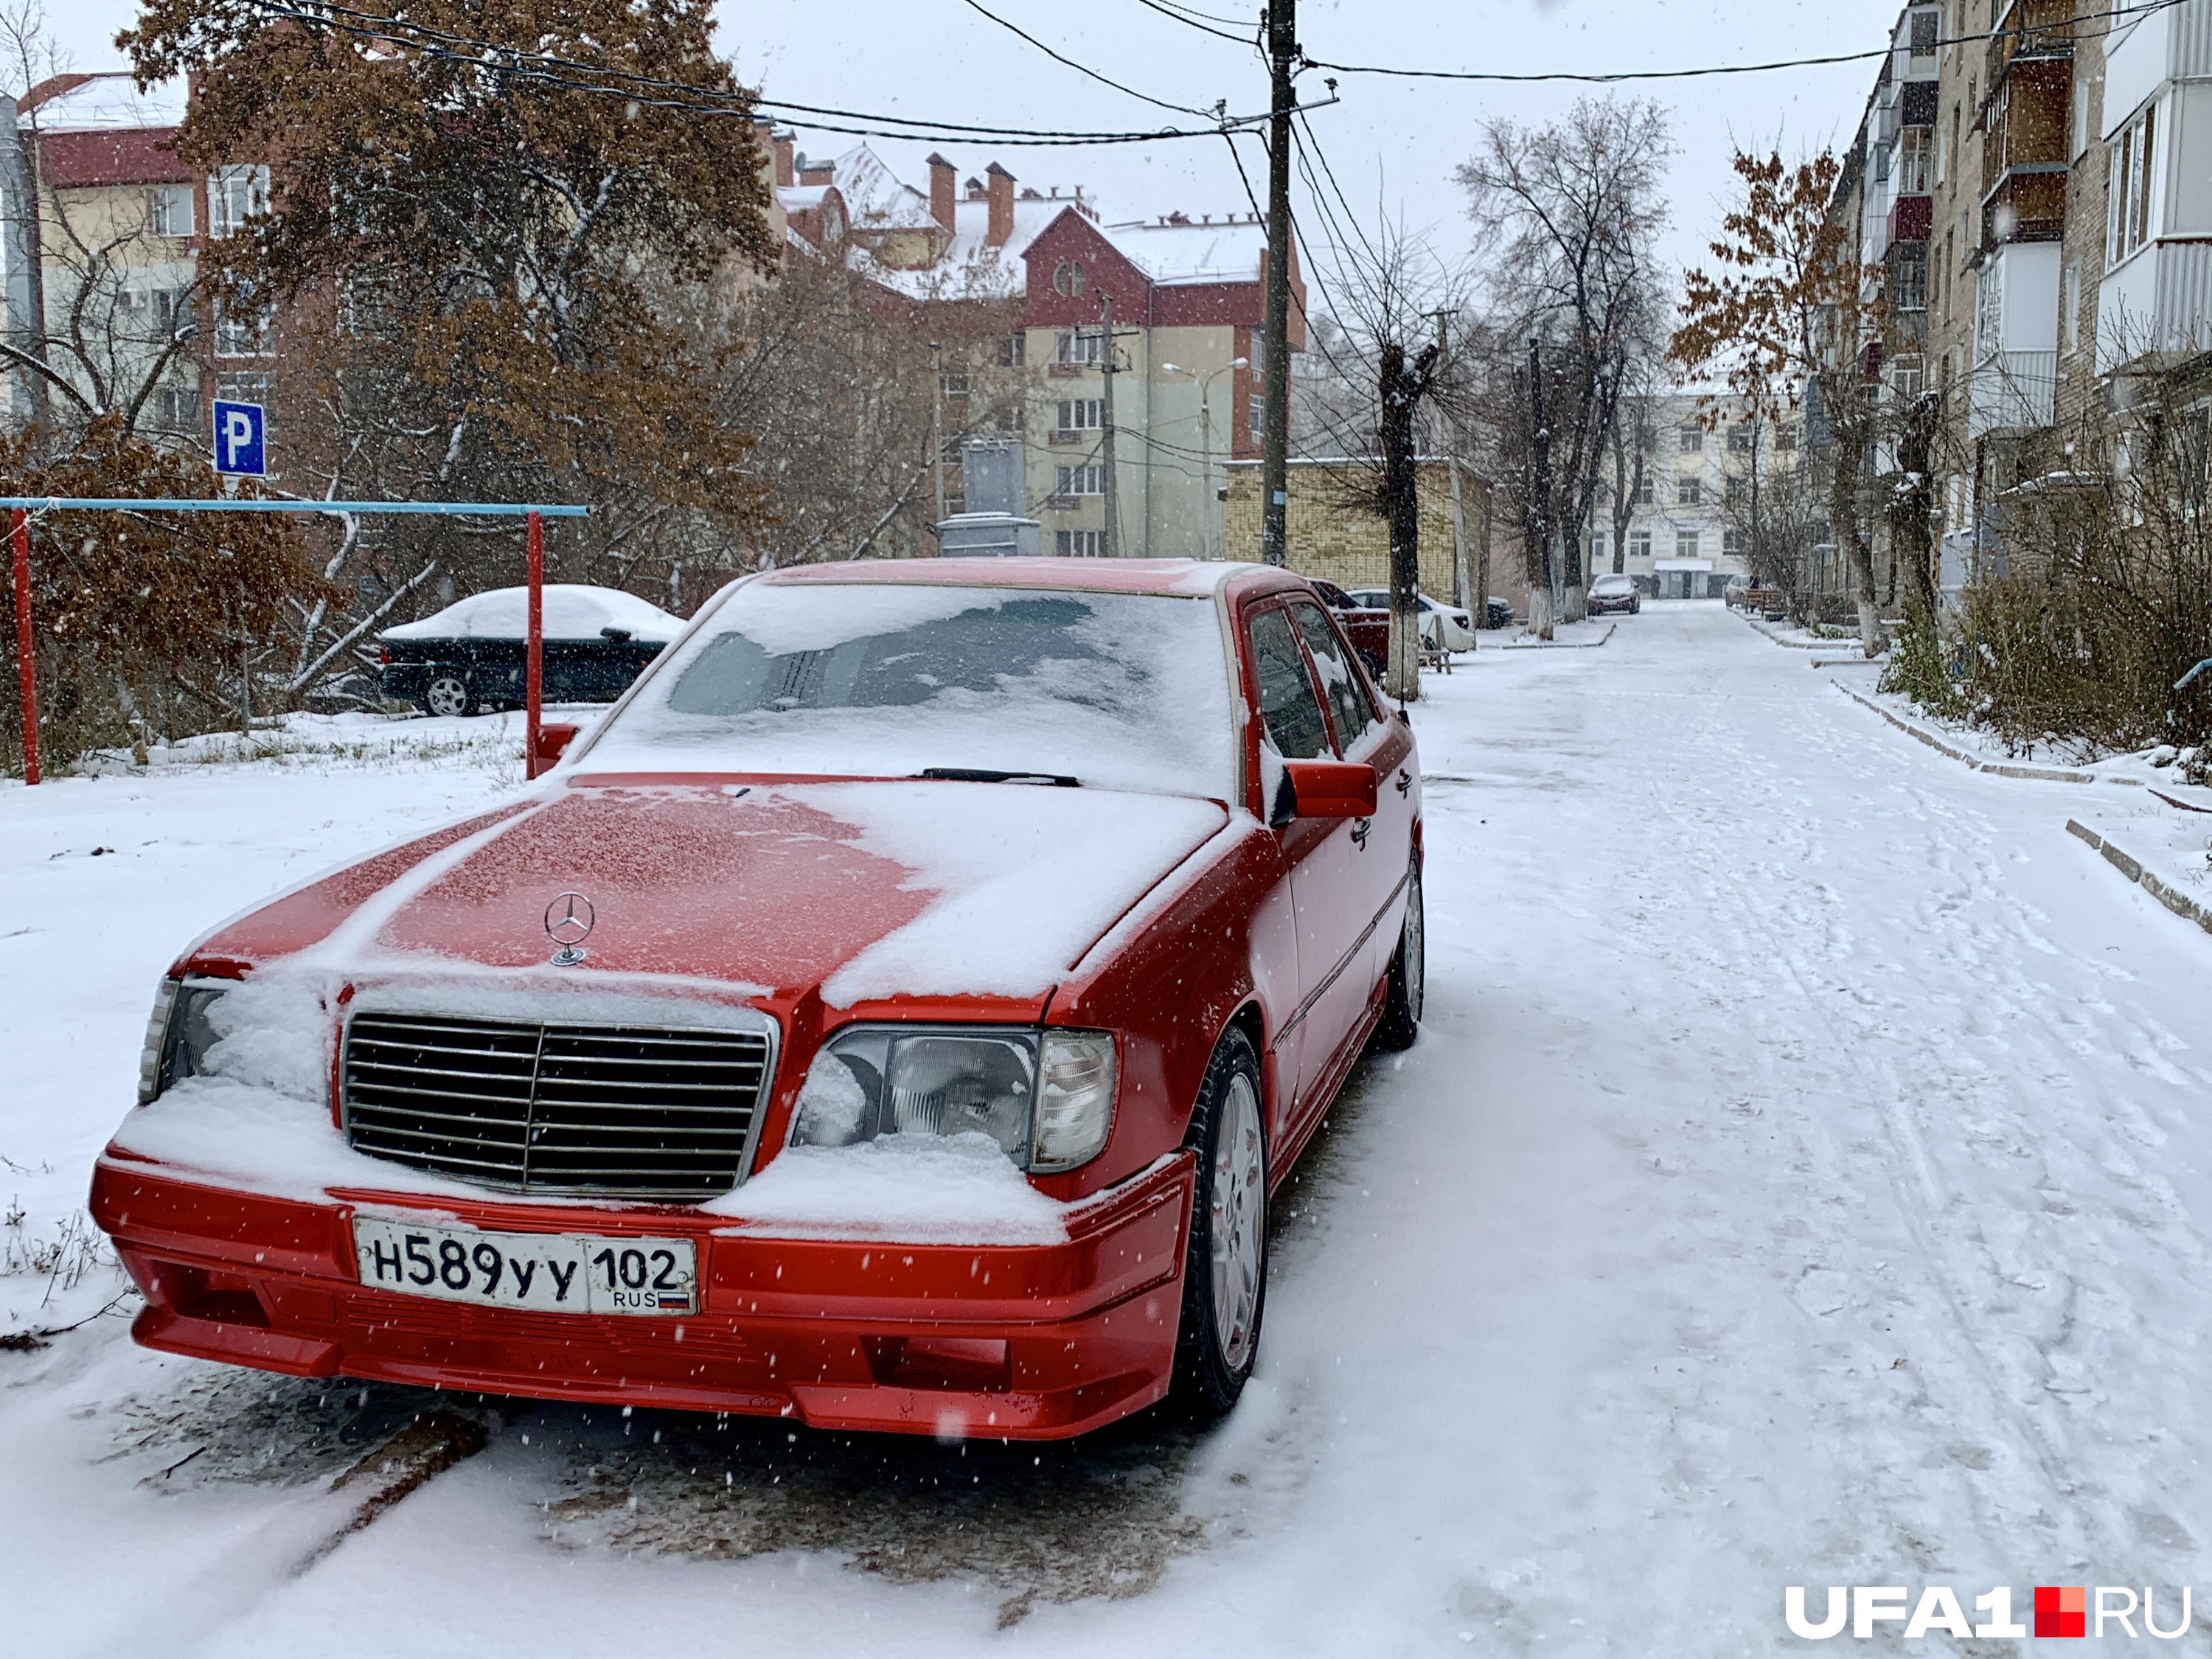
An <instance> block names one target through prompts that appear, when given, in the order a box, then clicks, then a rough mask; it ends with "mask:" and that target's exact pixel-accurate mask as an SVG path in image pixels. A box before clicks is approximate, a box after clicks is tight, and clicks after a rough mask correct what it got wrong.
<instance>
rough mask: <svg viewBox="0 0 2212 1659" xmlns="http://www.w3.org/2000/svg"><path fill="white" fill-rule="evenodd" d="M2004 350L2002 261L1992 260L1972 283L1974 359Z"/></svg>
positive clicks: (1987, 356) (1984, 357)
mask: <svg viewBox="0 0 2212 1659" xmlns="http://www.w3.org/2000/svg"><path fill="white" fill-rule="evenodd" d="M2002 349H2004V261H2003V260H2002V259H1992V260H1990V262H1989V263H1988V264H1985V265H1984V266H1983V267H1982V270H1981V275H1980V276H1979V277H1978V279H1977V280H1976V282H1975V283H1974V361H1975V362H1983V361H1984V360H1985V359H1987V358H1990V357H1993V356H1996V354H1997V353H1998V352H1999V351H2001V350H2002Z"/></svg>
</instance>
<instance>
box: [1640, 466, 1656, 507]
mask: <svg viewBox="0 0 2212 1659" xmlns="http://www.w3.org/2000/svg"><path fill="white" fill-rule="evenodd" d="M1658 500H1659V489H1658V483H1657V481H1656V480H1655V479H1654V478H1653V477H1651V475H1650V473H1648V472H1647V473H1645V474H1644V476H1643V477H1640V478H1638V480H1637V481H1636V504H1637V506H1638V507H1653V506H1656V505H1657V503H1658Z"/></svg>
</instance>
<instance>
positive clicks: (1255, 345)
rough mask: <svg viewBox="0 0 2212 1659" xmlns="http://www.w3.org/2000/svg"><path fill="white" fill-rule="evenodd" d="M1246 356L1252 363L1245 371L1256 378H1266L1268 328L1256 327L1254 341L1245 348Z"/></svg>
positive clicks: (1253, 333) (1253, 332) (1253, 335)
mask: <svg viewBox="0 0 2212 1659" xmlns="http://www.w3.org/2000/svg"><path fill="white" fill-rule="evenodd" d="M1244 356H1245V358H1246V360H1247V362H1249V365H1250V367H1249V368H1247V369H1246V370H1245V373H1246V374H1249V375H1250V376H1251V377H1252V378H1253V380H1266V379H1267V330H1266V329H1264V328H1255V329H1254V330H1253V331H1252V343H1251V344H1250V345H1249V347H1247V348H1246V349H1245V352H1244Z"/></svg>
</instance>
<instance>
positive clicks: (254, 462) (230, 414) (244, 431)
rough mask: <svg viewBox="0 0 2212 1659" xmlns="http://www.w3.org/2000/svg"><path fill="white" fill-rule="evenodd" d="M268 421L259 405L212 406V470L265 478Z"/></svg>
mask: <svg viewBox="0 0 2212 1659" xmlns="http://www.w3.org/2000/svg"><path fill="white" fill-rule="evenodd" d="M268 437H269V426H268V418H267V416H265V415H264V414H263V412H262V408H261V405H260V404H231V403H224V402H222V400H221V399H220V398H218V399H217V400H216V405H215V470H216V471H217V472H221V473H225V474H231V475H243V476H245V477H249V478H259V477H265V476H266V475H267V473H268V471H269V467H268V464H267V455H268Z"/></svg>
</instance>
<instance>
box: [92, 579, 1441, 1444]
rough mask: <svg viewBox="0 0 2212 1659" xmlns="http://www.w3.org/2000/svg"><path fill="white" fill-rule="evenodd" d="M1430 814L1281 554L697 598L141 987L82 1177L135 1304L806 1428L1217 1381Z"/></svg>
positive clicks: (285, 1357) (1243, 1367) (1357, 1041)
mask: <svg viewBox="0 0 2212 1659" xmlns="http://www.w3.org/2000/svg"><path fill="white" fill-rule="evenodd" d="M1420 811H1421V793H1420V771H1419V764H1418V763H1417V761H1416V758H1415V755H1414V749H1413V733H1412V730H1411V728H1410V726H1408V724H1407V720H1406V719H1405V717H1404V716H1403V714H1393V713H1391V712H1389V711H1388V710H1387V709H1386V708H1385V707H1384V705H1383V701H1382V699H1381V697H1380V696H1379V695H1378V694H1377V692H1376V689H1375V687H1374V685H1373V684H1372V683H1371V682H1370V680H1369V678H1368V677H1367V676H1366V675H1365V673H1364V672H1363V671H1362V670H1361V668H1360V666H1359V665H1358V660H1357V659H1356V658H1355V657H1354V656H1353V655H1352V653H1351V651H1350V650H1349V649H1348V648H1347V645H1346V641H1345V639H1344V637H1343V635H1342V634H1341V633H1340V631H1339V629H1337V627H1336V625H1335V624H1334V623H1333V622H1332V620H1331V618H1330V617H1329V615H1328V611H1327V610H1326V608H1325V607H1324V606H1322V605H1320V604H1318V603H1316V595H1315V593H1314V590H1313V589H1312V588H1311V587H1310V586H1308V585H1307V584H1306V583H1305V582H1304V581H1302V580H1299V579H1298V578H1297V577H1295V576H1291V575H1289V574H1285V573H1284V572H1282V571H1279V570H1271V569H1267V568H1260V567H1255V566H1245V565H1227V564H1194V563H1187V562H1139V561H1115V562H1092V561H1073V560H1058V559H1035V560H1012V559H964V560H962V559H946V560H927V561H914V562H878V563H867V564H853V565H842V566H839V565H828V566H816V567H811V568H803V569H797V570H787V571H778V572H775V573H772V574H766V575H761V576H757V577H754V578H751V579H750V580H744V581H740V582H738V583H735V584H733V585H732V586H730V587H728V588H726V590H724V591H723V592H721V593H720V595H719V596H717V597H716V598H715V599H714V600H713V601H712V602H711V603H710V604H709V605H707V607H706V608H705V609H704V610H703V611H702V612H701V614H700V616H699V617H697V618H696V620H695V621H694V622H693V623H692V624H691V625H690V629H689V630H688V631H687V632H686V633H685V634H684V635H683V636H682V637H681V638H680V639H678V641H675V642H674V643H673V644H671V646H670V647H668V649H667V650H666V651H665V652H664V653H662V654H661V655H660V656H659V659H657V660H656V661H655V662H654V663H653V665H652V666H651V667H650V668H649V669H648V670H647V671H646V673H645V674H644V676H643V677H642V678H640V679H639V681H638V682H637V684H635V686H633V687H632V688H631V690H629V692H628V693H627V694H626V695H625V696H624V697H623V700H622V701H621V702H620V703H619V704H617V707H616V708H615V709H614V710H613V711H612V713H611V714H610V715H609V716H608V717H607V719H606V720H605V722H604V723H603V724H601V725H600V726H599V727H598V728H597V729H595V730H594V731H592V732H590V733H589V734H588V735H587V736H586V737H584V738H580V739H578V740H577V741H575V742H574V743H573V744H570V745H569V746H568V751H567V752H566V753H565V754H564V755H563V756H562V759H561V763H560V764H559V765H558V766H557V767H556V769H554V770H553V771H552V772H551V773H550V775H548V776H547V777H546V778H544V780H542V781H540V782H539V783H538V784H537V785H535V786H532V787H531V788H530V789H529V790H528V791H527V792H526V793H524V794H523V795H521V796H520V798H518V799H514V800H513V801H510V802H509V803H507V805H502V806H501V807H499V808H497V809H495V810H494V811H488V812H485V813H483V814H480V815H479V816H477V817H472V818H470V819H468V820H465V821H464V822H461V823H453V824H450V825H448V826H447V827H446V828H445V829H441V830H439V831H437V832H435V833H434V834H432V835H428V836H423V837H422V838H421V839H419V840H416V841H410V842H406V843H404V844H403V845H400V846H396V847H392V848H388V849H386V850H385V851H383V852H381V853H379V854H374V856H372V857H369V858H368V859H365V860H362V861H361V862H360V863H357V864H355V865H352V866H348V867H346V868H343V869H340V870H337V871H336V872H331V873H329V874H326V875H324V876H321V877H319V878H316V879H314V880H313V881H310V882H307V883H306V884H303V885H301V886H300V887H297V888H295V889H294V890H291V891H289V892H287V893H284V894H282V895H280V896H277V897H276V898H274V899H272V900H270V902H267V903H265V904H264V905H262V906H260V907H259V908H257V909H255V910H252V911H251V912H249V913H247V914H246V915H243V916H240V917H239V918H237V919H235V920H234V921H228V922H225V923H224V924H222V926H221V927H218V928H216V930H215V931H214V932H213V933H210V934H209V935H208V936H207V937H206V938H205V939H202V940H201V941H200V942H199V943H198V944H197V945H194V946H192V947H191V949H190V950H188V951H186V952H185V954H184V956H183V957H181V958H180V959H179V961H178V963H177V964H176V966H175V967H174V969H173V970H172V971H171V974H170V976H169V977H168V978H167V980H165V981H163V982H162V984H161V987H160V989H159V992H158V994H157V997H156V1000H155V1008H154V1015H153V1018H152V1020H151V1022H150V1023H149V1025H148V1027H147V1035H146V1049H145V1055H144V1066H143V1079H142V1084H141V1089H140V1102H139V1104H138V1107H137V1109H136V1110H134V1111H133V1112H131V1114H130V1115H129V1116H128V1117H127V1118H126V1119H125V1121H124V1123H123V1126H122V1127H121V1128H120V1129H119V1130H118V1132H117V1133H116V1135H115V1137H114V1139H113V1140H112V1142H111V1143H110V1144H109V1146H107V1148H106V1152H104V1153H103V1154H102V1156H101V1158H100V1162H99V1165H98V1169H97V1171H96V1173H95V1175H94V1182H93V1194H92V1204H93V1211H94V1215H95V1216H96V1217H97V1218H98V1219H99V1222H100V1225H101V1226H102V1227H104V1228H105V1229H106V1231H107V1232H108V1233H109V1234H111V1235H112V1237H113V1238H114V1241H115V1244H116V1247H117V1249H118V1251H119V1252H120V1253H121V1255H122V1257H123V1260H124V1261H125V1262H126V1263H127V1264H128V1266H129V1267H130V1270H131V1273H132V1275H133V1276H134V1277H135V1278H136V1279H137V1283H138V1285H139V1286H140V1287H141V1288H142V1289H143V1291H145V1295H146V1306H145V1309H144V1310H143V1312H142V1313H141V1314H140V1315H139V1316H138V1318H137V1324H136V1325H135V1327H134V1333H135V1334H136V1335H137V1339H138V1340H139V1341H141V1342H143V1343H144V1344H146V1345H148V1346H151V1347H155V1348H161V1349H165V1350H167V1351H169V1352H177V1353H185V1354H194V1355H198V1356H200V1357H202V1358H210V1359H222V1360H228V1361H232V1362H234V1363H236V1364H243V1365H253V1366H259V1367H262V1368H264V1369H266V1370H277V1371H286V1372H290V1373H292V1374H295V1375H297V1376H355V1377H368V1378H380V1379H384V1380H387V1381H392V1382H398V1383H419V1384H436V1385H441V1386H443V1387H446V1388H451V1389H470V1390H483V1391H489V1392H493V1393H500V1394H509V1395H536V1396H544V1397H550V1398H556V1399H564V1400H577V1401H621V1402H625V1403H645V1404H653V1405H660V1406H667V1407H681V1408H689V1409H696V1410H701V1411H714V1412H744V1413H767V1414H772V1415H784V1416H788V1417H792V1418H795V1419H801V1420H803V1421H805V1422H806V1423H809V1424H812V1425H819V1426H823V1427H835V1428H841V1429H871V1430H904V1431H921V1432H926V1433H933V1434H937V1435H940V1436H983V1437H990V1436H997V1437H1063V1436H1070V1435H1075V1434H1080V1433H1083V1432H1085V1431H1088V1430H1091V1429H1095V1428H1097V1427H1098V1426H1100V1425H1103V1424H1105V1423H1108V1422H1110V1421H1112V1420H1114V1419H1116V1418H1119V1417H1122V1416H1125V1415H1127V1413H1131V1412H1133V1411H1136V1410H1138V1409H1139V1408H1140V1407H1145V1406H1146V1405H1149V1404H1151V1403H1152V1402H1153V1401H1158V1400H1160V1399H1162V1398H1163V1397H1164V1396H1166V1395H1169V1394H1170V1392H1171V1391H1172V1392H1174V1393H1176V1394H1179V1395H1182V1397H1183V1399H1184V1401H1186V1403H1187V1404H1188V1406H1189V1407H1191V1408H1192V1409H1193V1410H1194V1411H1197V1412H1200V1413H1218V1412H1221V1411H1225V1410H1226V1409H1227V1408H1228V1407H1230V1406H1231V1405H1232V1404H1234V1402H1235V1401H1236V1400H1237V1395H1238V1393H1239V1391H1240V1390H1241V1389H1242V1388H1243V1383H1244V1381H1245V1379H1246V1377H1248V1376H1249V1375H1250V1373H1251V1370H1252V1365H1253V1361H1254V1358H1255V1353H1256V1352H1257V1344H1258V1340H1259V1334H1260V1323H1261V1313H1262V1310H1263V1304H1264V1301H1265V1293H1266V1283H1267V1204H1268V1197H1269V1194H1270V1193H1271V1191H1272V1190H1273V1189H1274V1188H1276V1187H1277V1186H1278V1185H1279V1183H1280V1182H1281V1181H1282V1179H1283V1177H1284V1176H1285V1172H1286V1171H1287V1170H1289V1169H1290V1167H1291V1163H1292V1161H1293V1160H1294V1159H1295V1158H1297V1155H1298V1152H1299V1150H1300V1149H1301V1148H1302V1147H1303V1146H1304V1145H1305V1144H1306V1142H1307V1140H1308V1139H1309V1138H1310V1136H1311V1135H1312V1133H1313V1132H1314V1129H1315V1127H1316V1125H1317V1124H1318V1122H1319V1121H1320V1119H1321V1115H1322V1111H1323V1110H1324V1109H1325V1108H1326V1107H1327V1106H1328V1103H1329V1101H1330V1099H1331V1097H1333V1096H1334V1094H1335V1092H1336V1091H1337V1089H1338V1088H1339V1086H1340V1085H1341V1084H1342V1083H1343V1081H1344V1079H1345V1077H1346V1073H1348V1072H1349V1071H1350V1070H1351V1068H1352V1065H1353V1063H1354V1061H1355V1060H1357V1059H1358V1056H1359V1054H1360V1053H1361V1051H1362V1050H1363V1048H1365V1047H1367V1046H1368V1045H1369V1044H1370V1043H1375V1044H1379V1045H1382V1046H1384V1047H1402V1046H1404V1045H1406V1044H1407V1043H1409V1042H1412V1041H1413V1037H1414V1034H1415V1031H1416V1029H1417V1027H1418V1024H1419V1018H1420V1013H1421V998H1422V972H1423V961H1422V921H1421V914H1422V913H1421V820H1420Z"/></svg>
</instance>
